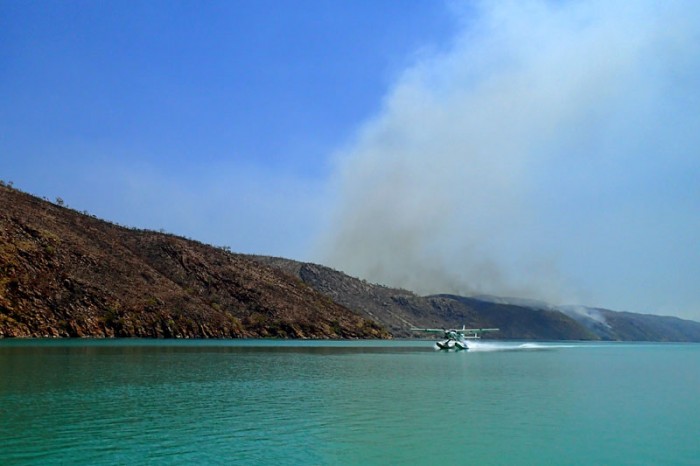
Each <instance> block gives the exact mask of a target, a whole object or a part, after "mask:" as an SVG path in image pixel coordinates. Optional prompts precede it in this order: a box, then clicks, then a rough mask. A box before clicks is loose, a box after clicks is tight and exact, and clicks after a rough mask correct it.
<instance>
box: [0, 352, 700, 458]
mask: <svg viewBox="0 0 700 466" xmlns="http://www.w3.org/2000/svg"><path fill="white" fill-rule="evenodd" d="M485 344H487V345H490V344H488V343H485ZM495 345H500V346H487V347H486V348H487V349H488V350H485V351H477V352H471V351H470V352H461V353H444V352H437V351H433V349H432V346H431V343H430V342H426V341H421V342H415V341H405V342H401V341H400V342H275V341H257V342H256V341H245V342H241V341H233V342H232V341H195V342H191V341H190V342H173V341H169V342H163V341H143V340H127V341H116V342H115V341H87V342H86V341H68V342H63V341H61V342H56V341H49V342H46V341H36V342H26V341H24V342H2V343H0V420H1V421H2V422H0V435H1V436H2V438H3V442H2V443H1V444H0V458H3V459H4V461H5V462H7V461H9V462H20V463H22V462H28V463H40V464H45V463H47V462H48V463H56V464H58V463H76V462H77V463H83V464H114V463H128V462H139V463H142V462H156V463H157V462H163V463H172V462H177V463H191V462H198V463H202V462H205V463H230V462H239V463H273V462H274V463H283V464H299V463H303V464H329V463H333V464H335V463H344V464H357V463H375V464H376V463H423V464H433V463H434V462H435V461H438V460H440V459H444V457H445V452H446V451H449V452H453V453H459V452H460V451H464V452H468V455H471V458H476V459H478V461H480V462H482V463H485V464H489V463H491V464H493V463H508V464H542V463H547V462H549V463H570V462H577V461H580V460H581V459H582V458H588V459H590V460H591V462H594V463H595V462H601V463H602V462H608V463H615V464H621V463H624V462H625V461H623V460H624V459H626V458H629V457H628V456H625V455H639V454H640V453H639V452H643V453H644V454H645V455H647V456H646V458H652V459H653V458H655V457H657V458H659V459H662V456H660V455H661V454H662V453H663V454H667V453H664V450H670V449H673V451H674V455H676V456H675V459H676V460H677V461H676V462H680V463H682V462H683V460H684V459H685V458H691V455H695V454H696V453H698V452H697V451H694V449H696V448H697V447H695V441H694V437H693V435H692V434H691V432H696V431H697V430H698V427H700V426H699V425H698V420H697V417H696V416H689V415H687V413H688V411H689V410H691V411H692V410H693V409H695V412H696V413H697V412H699V411H698V408H700V405H699V403H698V401H697V397H696V395H695V389H696V388H697V387H698V386H700V385H699V383H700V376H698V370H699V369H698V367H700V364H698V363H699V362H700V358H699V355H700V351H698V346H693V345H687V346H683V345H678V346H654V345H646V346H645V345H641V346H638V347H633V346H620V345H580V344H572V345H559V347H557V345H552V344H536V345H537V346H536V347H532V346H531V347H528V346H525V347H522V348H520V350H518V348H517V346H513V345H522V343H519V344H515V343H496V344H495ZM526 345H532V344H526ZM494 348H500V349H508V350H509V351H500V350H499V351H493V349H494ZM482 349H483V348H482ZM543 349H546V350H547V351H542V350H543ZM533 350H534V351H533ZM640 361H642V362H641V363H640ZM644 361H646V362H648V363H650V364H653V365H654V366H653V368H654V371H655V374H656V376H657V377H656V378H655V379H654V380H656V382H654V381H652V382H650V381H649V377H648V373H647V372H646V369H648V367H647V366H646V362H644ZM640 364H641V367H640ZM681 368H684V370H680V369H681ZM659 380H662V381H663V383H660V382H658V381H659ZM688 387H695V388H693V389H689V388H688ZM633 389H634V390H635V398H634V399H631V400H630V399H629V397H627V391H631V390H633ZM661 395H663V397H661ZM642 404H643V405H644V406H641V405H642ZM613 413H614V414H615V415H614V416H613ZM659 415H660V416H661V417H660V419H662V420H663V419H667V420H669V423H671V424H670V425H667V426H664V424H663V421H662V422H659V421H658V419H659ZM653 416H656V417H655V418H653V419H652V417H653ZM652 423H653V427H654V429H655V432H659V431H664V429H666V430H675V429H679V430H678V433H676V434H675V435H674V436H673V437H670V436H669V437H663V438H659V436H658V435H655V434H652V433H648V432H647V433H645V429H644V426H650V424H652ZM622 429H627V430H626V431H625V430H622ZM680 429H682V430H680ZM630 431H632V432H634V433H635V435H636V436H635V437H634V438H632V437H629V438H628V436H626V434H625V432H630ZM684 432H685V433H684ZM613 441H614V442H615V443H616V445H617V446H618V447H617V449H616V450H613V449H611V448H604V446H605V445H606V444H609V443H610V442H613ZM620 445H622V447H620ZM625 445H627V446H628V447H629V448H627V449H625V447H624V446H625ZM620 448H622V449H621V450H620ZM635 451H636V452H637V453H635ZM451 454H452V453H451ZM466 454H467V453H465V455H466ZM465 458H467V456H465ZM692 458H695V456H692ZM567 459H568V461H567Z"/></svg>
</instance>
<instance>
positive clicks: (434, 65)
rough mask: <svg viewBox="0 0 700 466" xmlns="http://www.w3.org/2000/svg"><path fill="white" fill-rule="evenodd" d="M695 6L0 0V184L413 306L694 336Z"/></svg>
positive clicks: (699, 110) (699, 198) (698, 163)
mask: <svg viewBox="0 0 700 466" xmlns="http://www.w3.org/2000/svg"><path fill="white" fill-rule="evenodd" d="M699 36H700V12H699V8H698V7H697V6H696V5H695V3H694V2H684V1H673V2H663V3H661V2H646V1H639V2H609V1H607V2H603V1H593V0H592V1H587V2H582V1H557V2H543V1H522V2H508V1H506V2H469V1H456V0H455V1H434V2H428V1H425V2H424V1H405V2H392V1H343V2H340V1H338V2H329V1H320V0H319V1H295V2H286V1H230V2H223V1H222V2H213V1H210V2H199V1H168V2H159V1H150V2H122V1H102V2H95V1H72V2H71V1H55V2H54V1H43V2H30V1H14V0H0V178H2V179H4V180H5V181H13V182H14V184H15V185H16V186H17V187H19V188H21V189H23V190H25V191H28V192H31V193H33V194H36V195H39V196H46V197H48V198H50V199H54V198H55V197H57V196H60V197H61V198H63V199H64V200H65V201H66V203H67V204H68V205H70V206H72V207H74V208H76V209H78V210H87V211H89V212H90V213H94V214H96V215H98V216H100V217H102V218H105V219H109V220H112V221H116V222H119V223H122V224H126V225H130V226H137V227H143V228H153V229H160V228H163V229H165V230H167V231H170V232H173V233H177V234H180V235H185V236H189V237H192V238H195V239H198V240H200V241H204V242H207V243H211V244H216V245H228V246H230V247H231V248H232V249H233V250H234V251H239V252H249V253H260V254H271V255H279V256H286V257H291V258H295V259H302V260H313V261H316V262H321V263H325V264H328V265H331V266H333V267H335V268H337V269H340V270H345V271H347V272H349V273H352V274H354V275H358V276H361V277H363V278H367V279H369V280H372V281H378V282H382V283H387V284H392V285H399V286H405V287H408V288H411V289H415V290H417V291H419V292H424V293H432V292H460V293H490V294H499V295H510V296H522V297H530V298H541V299H546V300H549V301H551V302H556V303H583V304H590V305H596V306H602V307H608V308H612V309H616V310H629V311H636V312H649V313H658V314H667V315H678V316H682V317H688V318H693V319H696V320H700V287H699V286H697V284H698V283H700V247H699V246H698V243H699V241H698V240H699V239H700V183H699V181H700V180H699V179H700V157H699V156H698V147H699V143H700V84H699V83H700V50H698V48H700V47H699V45H698V44H700V41H699V40H698V39H700V37H699Z"/></svg>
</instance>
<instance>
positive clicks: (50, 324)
mask: <svg viewBox="0 0 700 466" xmlns="http://www.w3.org/2000/svg"><path fill="white" fill-rule="evenodd" d="M9 336H15V337H45V336H61V337H77V336H94V337H192V338H196V337H230V338H239V337H283V338H378V337H387V336H388V333H387V332H386V331H385V330H383V329H382V328H380V327H379V326H378V325H377V324H375V323H374V322H372V321H370V320H368V319H365V318H363V317H361V316H359V315H357V314H356V313H354V312H353V311H350V310H348V309H347V308H345V307H343V306H341V305H339V304H336V303H335V302H333V301H332V300H330V299H328V298H327V297H325V296H323V295H322V294H320V293H318V292H317V291H315V290H313V289H312V288H310V287H309V286H307V285H306V284H304V283H303V282H302V281H301V280H299V279H295V278H293V277H291V276H289V275H288V274H285V273H283V272H281V271H279V270H277V269H274V268H271V267H268V266H266V265H263V264H260V263H259V262H256V261H253V260H251V259H249V258H247V257H244V256H241V255H235V254H231V253H229V252H227V251H224V250H222V249H219V248H215V247H212V246H207V245H204V244H201V243H198V242H195V241H191V240H187V239H184V238H180V237H176V236H172V235H167V234H162V233H156V232H152V231H143V230H133V229H128V228H124V227H120V226H116V225H114V224H111V223H108V222H105V221H102V220H99V219H96V218H93V217H91V216H88V215H84V214H81V213H78V212H76V211H73V210H71V209H67V208H64V207H60V206H58V205H54V204H52V203H50V202H47V201H44V200H41V199H38V198H36V197H34V196H30V195H28V194H25V193H22V192H20V191H17V190H15V189H11V188H8V187H6V186H0V337H9Z"/></svg>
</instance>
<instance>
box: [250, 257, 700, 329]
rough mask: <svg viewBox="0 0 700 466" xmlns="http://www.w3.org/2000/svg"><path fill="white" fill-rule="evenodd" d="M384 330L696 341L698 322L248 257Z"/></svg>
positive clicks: (287, 261)
mask: <svg viewBox="0 0 700 466" xmlns="http://www.w3.org/2000/svg"><path fill="white" fill-rule="evenodd" d="M252 257H254V258H255V259H256V260H258V261H260V262H262V263H264V264H268V265H271V266H273V267H276V268H278V269H280V270H282V271H285V272H286V273H289V274H292V275H293V276H295V277H298V278H299V279H301V280H302V281H304V283H306V284H308V285H309V286H311V287H313V288H314V289H316V290H318V291H319V292H321V293H323V294H324V295H326V296H328V297H329V298H331V299H333V300H334V301H336V302H338V303H341V304H342V305H344V306H347V307H348V308H350V309H354V310H355V311H357V312H358V313H360V314H362V315H364V316H365V317H367V318H369V319H373V320H375V321H377V322H379V323H380V324H381V325H383V326H385V327H386V328H388V329H389V330H390V331H391V333H392V334H393V335H394V336H401V337H407V336H416V334H415V333H413V332H411V331H410V330H409V329H410V327H413V326H417V327H436V328H455V327H461V326H462V325H466V326H467V327H498V328H500V329H501V330H500V332H498V333H497V334H489V338H512V339H531V340H614V341H679V342H684V341H685V342H691V341H693V342H700V323H698V322H693V321H689V320H683V319H678V318H675V317H661V316H653V315H646V314H635V313H631V312H615V311H610V310H605V309H591V308H585V307H582V306H562V307H554V306H549V305H547V304H546V303H543V302H539V301H532V300H522V299H520V300H518V299H512V298H498V297H493V296H483V297H479V298H467V297H462V296H454V295H436V296H417V295H415V294H414V293H411V292H410V291H406V290H400V289H394V288H387V287H384V286H381V285H373V284H370V283H367V282H366V281H364V280H359V279H357V278H353V277H350V276H348V275H345V274H344V273H342V272H338V271H336V270H333V269H330V268H328V267H324V266H320V265H316V264H306V263H301V262H296V261H291V260H288V259H282V258H273V257H261V256H252Z"/></svg>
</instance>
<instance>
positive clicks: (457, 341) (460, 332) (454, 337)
mask: <svg viewBox="0 0 700 466" xmlns="http://www.w3.org/2000/svg"><path fill="white" fill-rule="evenodd" d="M411 330H413V331H415V332H428V333H442V334H443V335H444V337H443V339H442V340H439V341H436V342H435V345H436V346H437V347H438V349H441V350H445V351H450V350H455V351H462V350H468V349H469V343H468V342H469V341H470V340H479V339H481V334H482V333H485V332H497V331H498V330H499V329H497V328H465V327H464V326H462V328H457V329H454V328H451V329H441V328H416V327H413V328H411Z"/></svg>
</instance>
